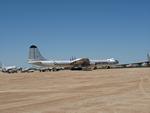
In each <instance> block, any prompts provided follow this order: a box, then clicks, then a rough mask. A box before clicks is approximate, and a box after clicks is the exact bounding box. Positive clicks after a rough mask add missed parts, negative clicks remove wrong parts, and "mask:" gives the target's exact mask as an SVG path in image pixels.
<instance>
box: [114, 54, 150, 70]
mask: <svg viewBox="0 0 150 113" xmlns="http://www.w3.org/2000/svg"><path fill="white" fill-rule="evenodd" d="M116 66H118V67H121V68H132V67H150V55H149V54H147V61H141V62H136V63H130V64H119V65H116Z"/></svg>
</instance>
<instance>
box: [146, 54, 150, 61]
mask: <svg viewBox="0 0 150 113" xmlns="http://www.w3.org/2000/svg"><path fill="white" fill-rule="evenodd" d="M147 59H148V61H149V62H150V55H149V54H147Z"/></svg>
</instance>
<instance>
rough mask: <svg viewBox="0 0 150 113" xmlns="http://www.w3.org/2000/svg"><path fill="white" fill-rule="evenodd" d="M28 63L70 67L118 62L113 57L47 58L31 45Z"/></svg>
mask: <svg viewBox="0 0 150 113" xmlns="http://www.w3.org/2000/svg"><path fill="white" fill-rule="evenodd" d="M28 63H29V64H32V65H37V66H43V67H64V68H70V69H71V68H73V67H89V66H91V65H93V64H94V65H99V64H100V65H101V64H107V65H108V64H110V65H111V64H118V63H119V62H118V61H117V60H114V59H106V60H90V59H88V58H78V59H74V60H47V59H45V58H44V57H43V56H42V55H41V53H40V51H39V49H38V48H37V46H35V45H31V46H30V48H29V58H28Z"/></svg>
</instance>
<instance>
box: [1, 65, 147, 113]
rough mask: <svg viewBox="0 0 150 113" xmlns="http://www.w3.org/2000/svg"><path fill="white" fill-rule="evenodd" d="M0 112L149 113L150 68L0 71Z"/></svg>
mask: <svg viewBox="0 0 150 113" xmlns="http://www.w3.org/2000/svg"><path fill="white" fill-rule="evenodd" d="M0 113H150V68H139V69H112V70H96V71H87V72H86V71H83V72H82V71H81V72H79V71H77V72H71V71H60V72H51V73H32V74H31V73H30V74H12V75H11V74H10V75H8V74H2V73H0Z"/></svg>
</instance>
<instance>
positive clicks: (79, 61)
mask: <svg viewBox="0 0 150 113" xmlns="http://www.w3.org/2000/svg"><path fill="white" fill-rule="evenodd" d="M71 65H74V66H79V65H80V66H89V65H90V60H89V59H88V58H79V59H75V60H73V61H71Z"/></svg>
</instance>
